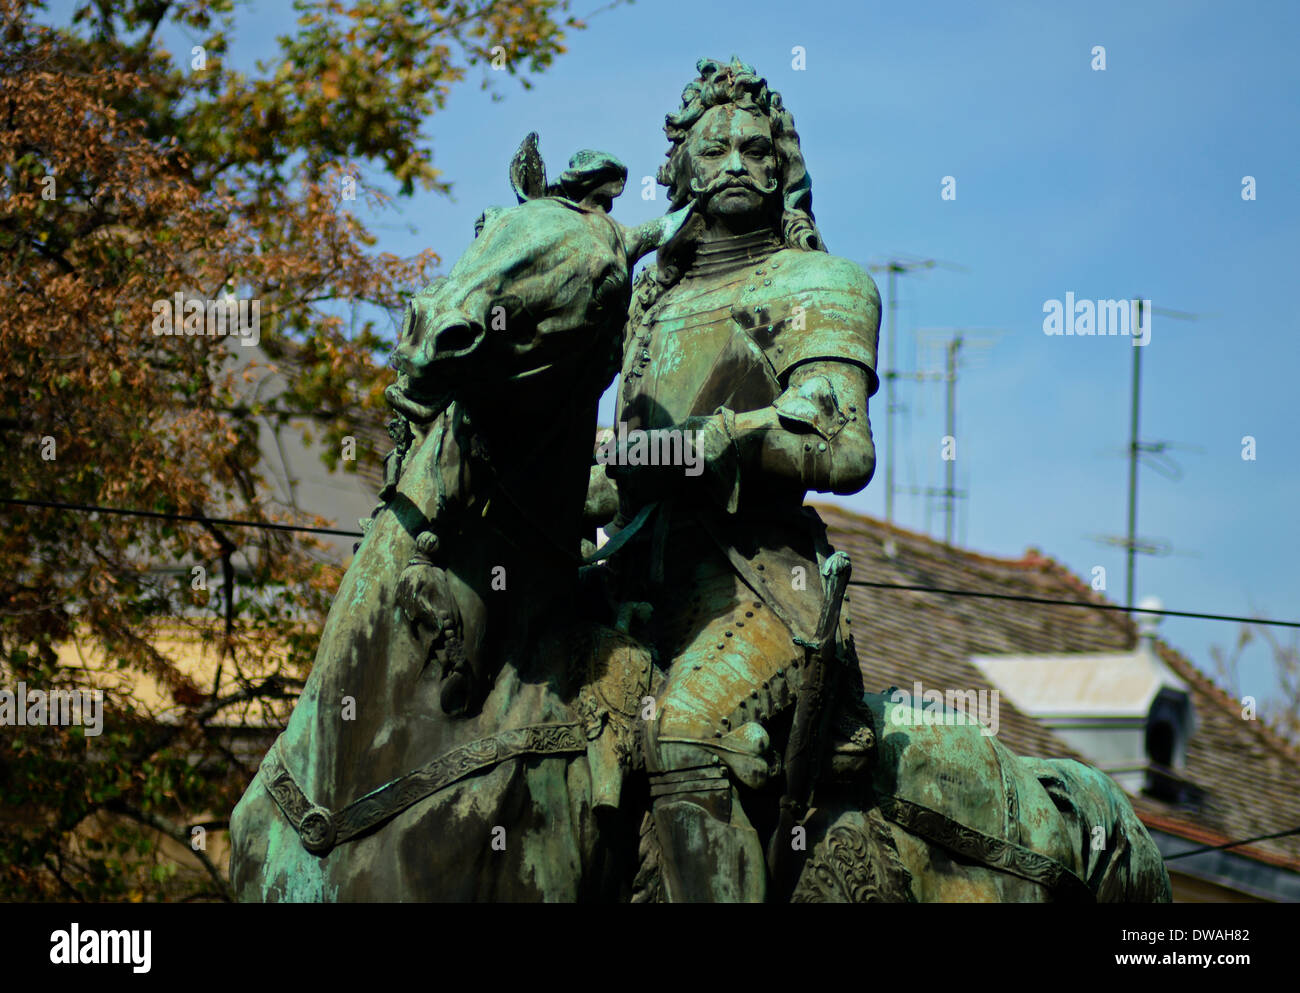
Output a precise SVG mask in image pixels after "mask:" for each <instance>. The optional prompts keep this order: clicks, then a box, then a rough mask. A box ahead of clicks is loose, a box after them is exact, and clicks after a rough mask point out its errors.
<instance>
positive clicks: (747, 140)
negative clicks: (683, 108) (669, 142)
mask: <svg viewBox="0 0 1300 993" xmlns="http://www.w3.org/2000/svg"><path fill="white" fill-rule="evenodd" d="M686 154H687V156H688V161H689V170H690V182H691V187H692V189H693V190H694V191H695V192H696V193H697V194H700V193H703V194H704V195H705V196H706V197H707V200H706V202H705V204H704V212H705V214H706V215H709V216H712V217H715V218H726V219H729V220H733V221H734V220H737V219H740V218H744V217H748V216H750V215H754V214H757V213H759V212H760V211H761V210H762V207H763V200H764V198H765V197H766V196H768V195H770V194H771V193H772V192H773V191H774V190H775V189H776V182H777V180H776V151H775V149H774V147H773V144H772V127H771V125H770V124H769V123H768V120H767V118H765V117H762V116H760V115H755V114H751V113H749V112H748V111H744V110H740V109H738V108H736V107H734V106H720V107H711V108H710V109H709V110H708V111H707V112H706V113H705V114H704V116H703V117H701V118H700V120H699V121H698V122H697V123H696V125H695V127H694V128H693V129H692V130H691V134H690V137H689V138H688V139H687V143H686Z"/></svg>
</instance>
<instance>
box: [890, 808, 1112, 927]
mask: <svg viewBox="0 0 1300 993" xmlns="http://www.w3.org/2000/svg"><path fill="white" fill-rule="evenodd" d="M878 800H879V802H880V812H881V813H882V814H884V815H885V817H887V818H888V819H889V820H891V821H893V822H894V823H895V824H897V825H898V826H899V827H901V828H902V829H903V830H905V831H910V832H911V833H912V834H915V835H918V836H919V837H922V838H924V839H926V840H927V841H932V842H934V843H935V844H936V845H939V846H940V847H942V848H946V849H948V850H949V851H950V852H955V853H956V854H958V855H961V856H963V857H965V858H968V859H972V860H973V861H975V862H978V863H980V864H981V865H985V866H988V867H989V868H990V869H998V870H1000V871H1002V872H1009V873H1011V875H1013V876H1019V877H1020V878H1021V879H1028V880H1029V881H1030V882H1033V883H1038V884H1039V885H1040V886H1045V887H1047V889H1048V891H1049V892H1051V893H1053V894H1054V895H1055V896H1056V897H1057V899H1058V900H1060V901H1062V902H1068V903H1095V902H1096V900H1097V898H1096V896H1095V895H1094V894H1093V892H1092V890H1090V889H1088V885H1087V884H1086V883H1085V882H1084V881H1083V880H1082V879H1080V878H1079V877H1078V876H1076V875H1075V874H1074V873H1073V872H1071V871H1070V869H1069V868H1068V867H1067V866H1065V865H1063V864H1062V863H1060V862H1058V861H1057V860H1056V859H1054V858H1052V857H1051V856H1049V855H1042V854H1040V853H1039V852H1035V851H1032V850H1031V849H1028V848H1026V847H1025V846H1024V845H1019V844H1016V842H1014V841H1006V840H1004V839H1002V838H994V837H993V836H992V835H987V834H985V833H984V832H983V831H976V830H975V829H974V828H970V827H967V826H966V825H964V824H958V823H957V822H956V821H954V820H953V819H952V818H951V817H948V816H947V815H946V814H941V813H939V812H938V811H937V810H931V809H930V808H929V807H925V806H922V805H921V804H919V803H913V802H912V801H910V800H904V799H902V798H901V797H896V796H880V797H878Z"/></svg>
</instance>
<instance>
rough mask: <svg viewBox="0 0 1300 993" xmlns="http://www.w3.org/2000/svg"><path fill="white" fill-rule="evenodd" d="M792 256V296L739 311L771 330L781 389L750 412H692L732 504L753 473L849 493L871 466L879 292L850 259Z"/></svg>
mask: <svg viewBox="0 0 1300 993" xmlns="http://www.w3.org/2000/svg"><path fill="white" fill-rule="evenodd" d="M796 258H797V259H798V262H797V263H796V264H795V265H794V266H790V267H787V272H786V275H785V277H784V278H783V279H782V283H784V284H785V286H786V287H788V295H787V296H785V297H784V298H783V299H781V300H779V301H777V302H774V303H773V304H772V305H771V307H770V309H769V308H766V307H762V306H760V307H758V308H755V309H754V310H753V311H752V312H750V313H748V314H744V315H742V319H743V320H744V322H745V323H746V324H748V325H749V326H751V327H752V328H754V330H755V331H761V330H763V329H770V335H769V336H768V337H766V338H765V339H764V340H765V341H767V342H768V343H767V344H766V347H765V353H766V355H767V356H768V359H769V360H770V361H771V362H772V365H773V369H774V371H775V373H776V375H777V377H778V379H779V382H780V384H781V389H782V391H781V393H780V394H779V395H778V396H777V397H776V399H775V400H774V401H773V402H772V403H771V404H769V405H767V406H763V407H759V408H757V409H754V410H749V411H739V412H735V413H733V412H731V411H728V410H720V411H717V412H715V413H714V414H712V415H710V416H708V417H702V418H695V419H693V420H694V421H695V422H696V423H695V425H694V426H695V427H696V428H697V430H701V431H703V435H702V437H703V438H704V440H705V455H706V458H707V459H709V460H710V461H709V462H708V465H709V471H710V475H711V476H713V477H715V478H714V480H713V485H714V488H715V489H717V490H722V491H726V490H730V494H729V497H728V499H727V504H728V506H729V508H734V505H735V503H736V500H737V499H738V491H739V489H740V488H741V486H742V485H744V482H745V481H746V480H753V479H754V478H756V477H757V478H762V479H765V480H769V481H787V482H789V483H790V484H791V485H792V486H798V487H800V488H802V489H805V490H818V491H820V492H831V493H838V494H849V493H856V492H858V491H859V490H861V489H862V488H863V487H864V486H866V485H867V483H868V482H870V480H871V476H872V473H873V472H874V471H875V466H876V450H875V445H874V443H873V441H872V438H871V422H870V420H869V418H868V416H867V403H868V400H869V399H870V397H871V396H872V394H874V393H875V392H876V389H877V388H878V386H879V379H878V378H877V376H876V372H875V364H876V346H877V344H878V338H879V329H880V295H879V293H878V292H877V291H876V285H875V283H874V282H873V281H872V279H871V277H870V276H869V275H868V274H867V273H866V272H865V271H863V270H862V268H861V267H859V266H857V265H855V264H854V263H852V262H850V261H848V260H847V259H839V258H834V257H832V256H827V255H824V254H822V253H807V254H806V255H802V256H797V257H796ZM791 268H793V269H794V270H795V271H793V272H791V271H789V269H791Z"/></svg>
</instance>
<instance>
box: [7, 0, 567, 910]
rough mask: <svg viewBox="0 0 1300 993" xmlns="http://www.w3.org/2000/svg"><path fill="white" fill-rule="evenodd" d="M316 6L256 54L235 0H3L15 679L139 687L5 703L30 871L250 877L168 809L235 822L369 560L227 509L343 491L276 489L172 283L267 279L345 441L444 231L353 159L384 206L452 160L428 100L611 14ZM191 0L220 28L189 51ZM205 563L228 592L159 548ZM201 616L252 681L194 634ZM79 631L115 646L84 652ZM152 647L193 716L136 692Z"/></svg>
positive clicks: (218, 881) (119, 883) (294, 355)
mask: <svg viewBox="0 0 1300 993" xmlns="http://www.w3.org/2000/svg"><path fill="white" fill-rule="evenodd" d="M295 9H296V10H297V12H298V15H299V17H298V26H297V30H296V31H295V33H293V34H292V35H289V36H286V37H281V38H280V39H279V55H278V57H277V58H276V59H274V60H273V61H272V62H271V63H270V64H265V65H263V64H259V65H258V67H257V70H256V72H254V73H252V74H245V73H242V72H238V71H236V70H235V69H233V68H231V67H230V66H228V65H227V58H228V56H229V53H230V51H231V48H232V46H233V45H234V44H235V38H236V34H237V29H239V30H248V29H250V28H251V27H253V26H252V25H249V24H247V23H243V22H241V20H240V17H239V16H237V11H236V5H235V4H234V3H232V2H230V0H183V2H179V0H178V2H171V0H96V2H86V3H82V4H80V5H79V6H78V7H77V8H76V10H75V13H74V14H73V16H72V19H71V23H70V24H65V25H56V24H51V23H48V16H47V10H46V7H45V5H44V4H42V3H38V2H31V0H0V17H2V18H3V23H2V24H0V115H3V126H2V127H0V432H2V436H3V443H4V448H5V453H6V455H5V471H4V473H3V475H2V476H0V500H3V501H4V502H3V503H0V521H2V523H3V527H2V528H0V557H2V559H3V561H4V562H5V564H6V568H5V569H4V570H3V571H0V690H4V689H12V688H13V687H14V686H16V685H17V684H19V683H22V684H25V685H26V686H28V687H37V688H45V689H49V688H56V687H61V686H74V685H75V686H82V685H85V684H86V682H87V681H88V680H89V681H91V682H93V683H94V684H95V685H97V686H101V687H108V689H109V692H108V693H107V695H106V696H105V698H104V699H105V711H106V723H105V726H104V730H103V733H102V734H101V735H99V736H97V737H87V736H86V735H85V734H84V728H82V727H76V726H70V727H46V728H31V727H27V728H16V727H12V726H8V727H0V899H5V900H14V899H18V900H23V899H42V898H56V899H70V898H71V899H85V900H102V899H141V898H147V899H183V898H195V897H197V898H212V897H217V898H220V897H224V896H226V895H228V891H227V889H226V885H225V880H224V878H223V872H224V867H222V866H218V865H216V864H214V862H213V861H212V860H211V859H209V858H208V857H207V856H206V855H205V854H204V852H203V851H202V850H199V851H197V852H196V853H195V854H196V857H197V858H198V859H199V861H200V862H201V863H203V868H204V869H205V870H206V872H205V873H202V874H193V875H191V874H186V873H180V874H179V875H178V874H177V871H176V866H175V864H174V863H170V862H168V860H166V859H163V858H161V857H160V855H159V848H158V845H159V841H158V839H159V837H160V836H170V838H172V839H174V841H175V842H176V843H177V844H186V845H188V844H189V842H190V839H191V828H192V827H193V826H194V825H195V824H196V823H198V822H202V825H203V826H204V827H206V828H211V829H219V828H221V827H222V826H223V825H224V823H225V818H226V817H227V816H228V814H229V811H230V809H231V807H232V806H233V804H234V802H235V801H236V800H237V798H238V796H239V794H240V793H241V792H242V790H243V787H244V785H245V784H246V783H247V781H248V778H249V777H250V776H251V775H252V774H253V772H254V771H255V764H254V765H253V766H250V764H249V763H248V762H247V761H246V760H245V759H244V758H241V756H240V755H238V754H237V753H236V752H235V751H234V750H232V748H231V747H230V744H229V741H228V740H227V739H226V737H224V736H223V733H222V731H221V729H220V727H219V726H218V722H219V720H220V718H221V717H222V716H223V715H228V714H229V713H230V712H231V710H232V709H234V708H239V707H247V706H250V705H253V704H257V703H259V702H266V701H274V700H277V699H285V698H292V696H293V694H294V692H295V690H296V688H297V687H300V686H301V684H302V679H303V677H304V676H305V674H306V672H307V670H308V668H309V667H310V663H311V658H312V654H313V651H314V643H315V636H316V633H317V632H318V630H319V625H320V623H321V621H322V619H323V616H324V612H325V610H326V608H327V606H328V602H329V596H330V594H331V592H332V590H333V589H334V588H335V585H336V584H337V581H338V578H339V577H338V573H337V568H336V567H334V566H333V565H330V564H328V563H326V562H323V561H322V559H321V556H320V555H319V554H316V551H317V548H316V546H315V545H314V544H313V539H312V537H311V536H310V535H309V534H304V533H297V532H290V531H283V530H274V529H270V528H265V529H263V528H240V527H232V526H230V525H228V524H224V523H219V521H221V520H225V519H237V520H246V521H254V522H267V523H270V522H280V523H296V524H313V523H317V524H319V523H323V522H319V521H303V520H302V519H300V518H294V517H293V515H292V514H290V513H289V512H288V509H287V508H283V507H279V506H277V505H276V504H275V503H274V501H272V500H270V499H269V497H268V495H267V491H266V487H265V485H264V481H263V480H262V478H261V476H260V474H259V468H258V452H259V448H258V439H257V436H256V430H257V429H256V427H255V426H254V422H253V421H252V420H251V419H250V418H249V417H248V416H247V415H248V414H249V413H256V412H257V411H256V410H249V408H248V406H247V404H246V403H245V402H244V401H243V400H241V397H242V394H241V392H240V382H239V376H238V374H237V373H235V372H233V371H232V369H231V366H230V363H229V362H228V359H227V351H226V349H225V347H224V345H225V343H226V340H225V339H214V338H212V337H210V336H198V335H186V334H176V335H163V334H159V333H157V332H158V331H159V325H158V321H159V320H160V314H167V313H168V307H169V306H170V302H171V301H173V300H174V299H175V297H176V294H181V295H182V297H183V298H196V299H200V300H208V301H216V300H224V299H226V298H227V296H226V295H229V296H230V297H232V298H237V299H241V300H254V301H257V302H258V304H259V305H260V313H261V316H262V321H261V326H260V338H261V347H262V349H263V350H264V351H265V352H266V354H267V355H269V356H270V357H271V359H272V360H273V361H282V362H283V361H287V360H289V359H292V367H293V369H294V375H293V377H292V379H291V382H290V387H289V390H288V392H287V393H286V394H284V395H283V396H281V397H280V398H278V399H277V403H279V404H285V405H288V406H289V408H290V409H292V410H296V411H299V412H302V413H304V414H309V415H311V416H313V417H315V418H316V419H317V421H318V430H319V432H321V433H323V435H324V437H326V438H327V439H331V440H332V441H333V442H337V440H338V439H340V438H341V437H342V436H343V435H346V434H348V433H349V431H350V430H352V429H353V428H352V426H353V425H354V424H355V419H356V418H357V417H358V416H365V415H364V413H363V412H364V411H365V410H367V409H368V410H371V411H377V410H378V409H379V407H380V405H381V404H382V391H383V389H384V387H385V386H386V385H387V383H388V382H389V379H388V378H386V375H385V372H384V370H383V368H382V361H383V357H384V355H385V354H386V351H387V349H388V347H389V346H390V344H391V342H390V341H389V340H388V338H387V336H386V334H385V333H384V332H383V330H382V328H380V327H377V326H376V325H375V323H374V322H364V323H362V324H361V325H360V326H359V327H356V328H353V327H352V326H350V325H349V324H347V323H346V322H344V321H343V320H342V318H341V317H340V316H339V314H340V310H339V307H340V305H341V304H357V303H364V304H368V305H372V306H374V307H378V308H394V307H396V306H398V305H399V304H400V301H401V298H402V296H403V294H405V293H409V292H411V291H413V290H415V289H418V288H419V287H420V286H421V285H423V284H424V283H425V282H427V280H428V278H429V277H430V275H431V273H432V272H433V270H434V267H435V266H436V264H437V262H438V259H437V257H436V256H435V255H434V254H433V252H432V251H430V252H426V253H424V254H423V255H421V256H419V257H417V258H413V259H399V258H396V257H394V256H391V255H387V254H383V253H378V252H375V251H374V245H375V238H374V236H373V235H372V234H371V233H370V232H369V231H368V230H367V229H366V227H365V226H364V225H363V224H362V223H361V221H360V220H358V218H357V216H356V215H355V214H354V213H353V212H352V211H351V210H349V209H347V208H348V207H349V201H348V200H347V198H346V197H345V196H343V191H344V190H345V189H348V188H349V187H348V185H347V184H355V188H356V189H358V190H360V191H362V192H363V195H364V196H367V197H369V198H370V200H371V203H372V204H374V205H375V206H377V207H382V206H383V205H384V204H385V203H386V202H387V197H386V196H385V195H384V194H383V193H381V192H379V190H380V188H381V187H382V185H383V184H384V182H385V181H388V182H391V183H392V184H393V185H394V186H395V191H394V192H395V195H397V196H403V195H410V194H411V193H413V191H415V190H416V189H422V190H426V191H428V190H434V191H443V192H445V191H446V190H447V189H448V186H447V184H446V182H445V181H444V179H443V178H442V177H441V176H440V175H439V173H438V171H437V169H436V168H435V167H434V164H433V156H432V152H431V149H430V147H429V142H428V139H427V137H426V136H425V134H424V132H423V130H422V128H423V123H424V121H425V120H426V118H427V117H428V116H429V115H431V114H435V113H436V112H437V111H438V110H440V109H441V108H442V107H443V106H444V105H445V103H446V101H447V100H448V99H449V98H450V96H451V95H452V93H453V90H454V89H455V87H456V86H457V85H458V84H462V83H467V82H468V81H469V80H470V79H471V75H472V74H481V77H482V85H483V86H485V87H490V86H491V85H492V80H493V79H500V78H501V77H502V74H501V73H499V72H493V71H492V70H493V69H504V70H506V73H505V75H508V76H514V77H515V78H517V79H518V80H519V81H520V82H521V83H522V84H523V85H525V86H527V85H528V77H529V76H530V75H533V74H536V73H539V72H542V71H544V70H545V69H546V68H547V67H548V66H549V65H550V64H551V63H552V61H553V60H554V58H555V57H556V56H558V55H559V54H561V53H562V52H563V51H564V44H563V42H564V37H565V31H567V30H573V29H577V28H580V27H582V25H581V24H580V22H578V21H576V20H575V19H573V18H572V17H569V16H568V15H567V13H566V11H567V5H566V4H565V3H563V2H556V0H514V2H511V3H478V4H473V3H466V2H440V0H352V2H345V0H296V2H295ZM245 20H246V18H245ZM169 25H170V26H171V27H174V28H177V29H181V30H183V32H185V33H186V34H188V35H189V36H192V37H197V38H198V39H199V41H198V42H197V43H196V44H195V45H194V46H193V47H192V48H191V49H190V50H189V51H182V52H179V53H171V52H168V51H167V50H166V49H165V48H164V47H163V43H162V41H161V40H160V39H161V37H162V36H163V35H165V34H166V33H167V30H168V26H169ZM218 312H219V308H218ZM372 312H373V311H372ZM177 316H179V315H177ZM168 319H170V316H169V317H168ZM374 416H379V415H378V414H375V415H374ZM36 504H64V505H77V506H83V507H84V506H97V507H111V508H132V509H137V510H143V511H147V512H151V513H154V514H158V515H163V516H162V517H145V518H141V517H123V516H116V515H111V514H106V513H87V512H78V511H70V510H67V509H60V508H58V507H50V506H38V505H36ZM176 518H183V519H176ZM190 563H197V564H199V565H200V566H201V567H203V568H206V569H207V570H208V571H210V572H211V573H212V575H213V584H212V589H211V590H210V591H209V592H206V593H205V592H196V591H194V590H193V589H191V584H189V583H186V582H178V581H177V579H176V577H175V576H174V575H169V574H168V573H167V572H166V570H165V569H161V568H160V566H165V565H168V564H172V565H175V564H184V565H188V564H190ZM178 623H180V624H184V625H190V626H192V627H193V628H194V629H195V630H196V631H198V632H199V633H200V634H199V636H200V637H202V638H205V639H210V640H212V641H213V642H214V644H216V646H217V649H218V650H219V653H220V655H221V658H222V665H223V666H227V667H228V668H227V670H226V672H227V676H229V675H230V674H231V673H234V674H235V675H236V677H237V678H236V680H235V684H236V689H235V690H233V691H230V692H226V693H224V694H219V693H217V688H218V687H219V686H220V685H221V684H220V681H219V680H218V681H217V682H215V683H214V684H212V685H196V684H195V681H194V679H193V678H192V676H191V675H189V674H187V673H186V672H185V671H184V670H183V668H182V667H180V666H179V665H178V664H177V662H176V659H175V658H173V657H169V654H168V652H167V651H166V650H165V649H164V648H163V647H162V645H163V641H162V640H161V639H160V637H159V632H160V630H161V629H162V627H163V626H165V625H176V624H178ZM69 643H76V644H77V645H81V646H85V647H86V649H87V651H86V652H84V653H83V654H82V658H84V659H87V660H90V661H87V662H86V665H87V666H89V667H91V668H93V669H94V670H95V671H94V672H86V671H78V670H76V669H74V668H72V667H69V666H68V665H67V664H66V662H65V661H61V656H60V646H65V645H67V644H69ZM145 677H147V678H148V679H150V680H153V681H154V682H155V683H157V684H159V685H162V686H164V687H166V688H167V690H168V692H169V694H170V697H171V700H170V703H171V704H173V705H174V706H173V707H172V708H171V712H170V717H169V719H168V720H166V721H160V719H159V718H160V714H159V713H157V712H156V711H155V710H153V709H151V708H150V707H147V706H145V705H143V704H142V703H141V702H140V701H139V700H137V699H134V696H135V694H134V693H133V686H134V685H135V684H136V682H137V681H138V680H139V679H141V678H145ZM88 825H91V826H93V828H94V829H93V830H90V829H88Z"/></svg>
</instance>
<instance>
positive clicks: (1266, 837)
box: [1165, 827, 1300, 862]
mask: <svg viewBox="0 0 1300 993" xmlns="http://www.w3.org/2000/svg"><path fill="white" fill-rule="evenodd" d="M1293 834H1300V827H1294V828H1291V829H1290V830H1289V831H1278V832H1277V833H1276V834H1261V835H1256V836H1255V837H1254V838H1243V839H1242V840H1241V841H1229V842H1227V843H1226V844H1223V845H1206V846H1205V847H1204V848H1193V849H1192V850H1191V851H1189V852H1178V853H1176V854H1174V855H1166V856H1165V861H1166V862H1171V861H1173V860H1174V859H1181V858H1186V857H1187V856H1188V855H1200V854H1201V853H1202V852H1221V851H1223V850H1224V849H1225V848H1236V847H1237V846H1238V845H1249V844H1250V843H1251V842H1254V841H1272V840H1273V839H1274V838H1289V837H1290V836H1291V835H1293Z"/></svg>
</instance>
